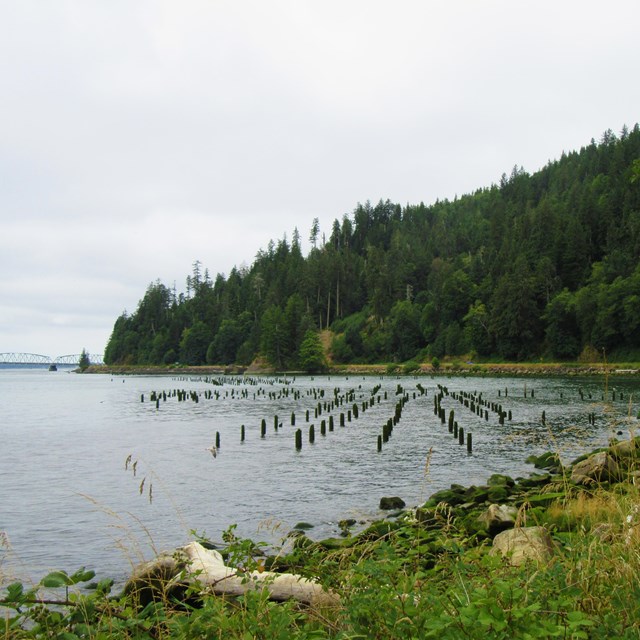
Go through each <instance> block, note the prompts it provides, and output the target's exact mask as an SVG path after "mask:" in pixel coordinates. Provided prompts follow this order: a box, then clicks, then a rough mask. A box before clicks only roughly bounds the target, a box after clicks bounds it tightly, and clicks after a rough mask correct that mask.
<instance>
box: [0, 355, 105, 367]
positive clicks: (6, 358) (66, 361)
mask: <svg viewBox="0 0 640 640" xmlns="http://www.w3.org/2000/svg"><path fill="white" fill-rule="evenodd" d="M81 355H82V354H80V353H78V354H72V355H66V356H57V357H56V358H52V357H51V356H43V355H41V354H39V353H0V364H20V365H29V364H37V365H46V366H50V365H52V364H55V365H77V364H78V363H79V362H80V357H81ZM87 356H88V357H89V362H90V363H91V364H104V359H103V355H102V354H99V355H98V354H96V353H87Z"/></svg>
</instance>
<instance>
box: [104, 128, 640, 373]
mask: <svg viewBox="0 0 640 640" xmlns="http://www.w3.org/2000/svg"><path fill="white" fill-rule="evenodd" d="M639 157H640V127H638V125H635V126H634V127H633V128H632V129H630V130H629V129H625V130H624V131H623V132H622V133H621V134H620V136H619V137H616V135H614V134H613V133H612V132H610V131H609V132H605V135H603V137H602V139H601V141H600V142H599V143H596V142H594V141H592V143H591V144H589V145H587V146H585V147H583V148H582V149H580V150H579V151H575V152H571V153H568V154H563V155H562V157H561V158H560V159H559V160H557V161H554V162H550V163H549V164H548V165H547V166H545V167H544V168H543V169H541V170H540V171H538V172H537V173H535V174H532V175H529V174H528V173H526V172H525V171H524V170H523V169H522V168H518V167H514V170H513V171H512V172H511V174H510V175H506V174H505V175H504V176H503V177H502V179H501V180H500V183H499V185H492V186H490V187H487V188H485V189H480V190H478V191H476V192H475V193H474V194H470V195H465V196H462V197H460V198H456V199H455V200H454V201H448V200H444V201H436V202H435V203H434V204H432V205H429V206H426V205H424V204H422V203H420V204H418V205H407V206H405V207H401V206H399V205H397V204H394V203H392V202H390V201H388V200H387V201H382V200H381V201H380V202H378V203H377V204H372V203H370V202H365V203H364V204H357V205H356V207H355V208H354V210H353V212H352V214H351V215H345V216H344V217H343V219H342V221H339V220H334V222H333V224H332V225H331V233H330V237H329V241H328V242H325V241H324V240H322V241H321V238H324V234H322V233H321V229H320V221H319V220H318V219H314V221H313V224H312V226H311V233H310V241H311V244H312V248H311V250H310V252H309V254H308V255H307V256H303V255H302V252H301V249H300V237H299V236H300V234H299V233H298V232H297V230H296V231H295V232H294V234H293V242H292V243H291V244H289V243H288V242H287V240H286V238H282V239H281V240H279V241H277V242H274V241H271V242H269V244H268V246H267V249H266V250H261V251H259V252H258V254H257V256H256V258H255V261H254V263H253V264H252V265H251V266H250V267H248V268H246V267H245V268H242V269H236V268H234V269H232V270H231V272H230V273H229V276H228V277H227V278H225V277H224V276H222V275H220V274H219V275H218V276H216V278H215V280H214V281H212V280H211V279H210V278H209V276H208V274H207V272H206V270H204V272H203V269H202V265H201V263H200V262H199V261H196V262H195V263H194V264H193V271H192V274H191V275H190V276H188V277H187V283H186V284H187V291H186V295H184V294H177V293H176V291H175V290H171V289H169V288H167V287H165V286H164V285H162V284H161V283H159V282H156V283H152V284H151V285H149V287H148V288H147V291H146V293H145V295H144V297H143V299H142V300H141V301H140V303H139V305H138V308H137V309H136V311H135V312H134V313H133V314H131V315H129V314H127V313H123V314H122V315H121V316H120V317H119V318H117V319H116V321H115V324H114V327H113V332H112V335H111V337H110V339H109V343H108V345H107V348H106V350H105V362H107V363H108V364H116V363H133V364H135V363H138V364H147V363H148V364H154V363H157V364H161V363H163V362H173V361H175V359H176V355H175V354H177V357H179V359H180V361H181V362H183V361H184V362H188V363H190V364H204V363H205V362H210V363H224V364H229V363H231V362H239V361H242V362H244V363H248V362H250V361H251V360H252V359H253V357H254V356H255V355H256V354H257V353H258V352H262V355H264V356H266V357H267V359H268V360H269V361H270V362H271V363H272V364H273V365H274V366H275V367H277V368H286V367H295V366H297V365H298V362H297V358H298V354H299V350H300V347H301V344H302V341H303V339H304V336H305V335H306V333H307V331H309V330H315V329H326V328H329V327H331V328H332V329H333V330H334V332H335V333H336V334H337V336H336V338H335V340H334V343H333V346H332V355H333V357H334V359H335V360H336V361H337V362H376V361H377V362H381V361H383V362H388V361H392V360H395V361H404V360H406V359H409V358H413V357H416V356H417V354H418V353H420V352H422V351H423V350H424V349H425V348H426V347H427V346H428V348H429V349H430V353H431V355H435V356H437V357H439V358H442V357H444V356H445V355H450V356H452V355H463V354H465V353H467V352H468V351H469V350H473V351H475V352H476V353H477V354H479V355H481V356H485V357H488V356H499V357H501V358H507V359H523V358H528V357H539V356H542V355H546V354H547V353H549V354H550V355H552V356H553V357H557V358H573V357H575V355H576V354H578V353H580V352H582V351H583V350H584V348H585V347H587V346H593V347H595V348H596V349H598V350H601V349H603V348H604V349H606V350H607V353H615V352H620V353H624V352H633V351H634V350H637V349H639V348H640V320H639V317H640V316H639V314H638V313H637V308H638V304H639V303H640V271H639V268H638V266H637V265H638V263H639V262H640V189H639V188H638V180H637V176H638V171H639V170H638V163H639V160H638V158H639ZM276 310H277V311H276Z"/></svg>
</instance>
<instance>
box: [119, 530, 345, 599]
mask: <svg viewBox="0 0 640 640" xmlns="http://www.w3.org/2000/svg"><path fill="white" fill-rule="evenodd" d="M185 587H195V588H197V589H198V590H199V591H201V592H202V593H214V594H216V595H220V596H240V595H243V594H244V593H247V592H248V591H259V590H265V591H266V592H267V593H268V595H269V599H270V600H275V601H280V602H282V601H285V600H291V599H293V600H296V601H297V602H301V603H303V604H307V605H312V606H327V605H337V604H338V603H339V597H338V595H337V594H335V593H333V592H330V591H327V590H326V589H324V588H323V587H322V585H320V584H318V583H317V582H315V581H314V580H309V579H307V578H303V577H302V576H299V575H296V574H293V573H275V572H273V571H240V570H238V569H235V568H233V567H228V566H227V565H225V563H224V560H223V558H222V556H221V555H220V553H219V552H218V551H216V550H214V549H206V548H205V547H203V546H202V545H201V544H200V543H198V542H190V543H189V544H188V545H186V546H184V547H179V548H178V549H176V551H175V552H174V553H172V554H162V555H160V556H158V557H157V558H156V559H155V560H152V561H151V562H147V563H145V564H142V565H140V566H139V567H137V568H136V569H135V570H134V572H133V575H132V576H131V578H130V579H129V581H128V582H127V584H126V586H125V593H128V594H135V595H136V597H137V598H138V600H139V601H140V602H141V604H146V603H147V602H149V601H151V600H158V599H162V598H165V597H167V596H169V595H171V596H172V597H176V595H177V594H178V593H179V592H181V591H182V592H184V591H185Z"/></svg>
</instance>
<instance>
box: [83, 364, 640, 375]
mask: <svg viewBox="0 0 640 640" xmlns="http://www.w3.org/2000/svg"><path fill="white" fill-rule="evenodd" d="M84 373H97V374H112V375H176V376H179V375H310V374H308V373H307V372H304V371H276V370H275V369H272V368H268V367H263V366H261V367H254V366H249V367H242V366H238V365H228V366H224V365H218V366H215V365H201V366H189V365H113V366H111V365H91V366H89V367H88V368H87V369H86V371H84ZM385 374H388V375H407V376H452V375H464V376H486V375H488V376H516V377H519V376H593V375H615V376H618V375H640V365H638V367H635V366H634V365H631V364H629V363H607V364H602V363H584V364H564V363H482V364H475V363H474V364H468V363H465V364H463V365H459V364H452V363H446V362H445V363H443V364H441V365H440V367H439V368H438V369H434V368H433V367H432V366H431V365H430V364H422V365H420V366H419V368H417V369H415V370H411V371H406V370H404V368H403V365H401V364H399V365H397V366H396V365H389V364H349V365H332V366H330V367H329V368H327V370H326V371H323V372H321V373H316V374H311V375H385Z"/></svg>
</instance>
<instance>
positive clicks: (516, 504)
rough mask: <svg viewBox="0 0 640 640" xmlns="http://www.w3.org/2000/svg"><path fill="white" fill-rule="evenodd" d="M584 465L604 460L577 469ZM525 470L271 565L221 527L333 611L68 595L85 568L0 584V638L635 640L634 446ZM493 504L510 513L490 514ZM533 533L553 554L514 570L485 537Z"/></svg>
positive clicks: (639, 583) (231, 551)
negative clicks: (304, 581)
mask: <svg viewBox="0 0 640 640" xmlns="http://www.w3.org/2000/svg"><path fill="white" fill-rule="evenodd" d="M587 458H588V461H593V460H596V461H597V462H598V463H599V464H598V465H592V466H591V467H590V471H580V472H579V469H581V468H580V467H578V464H579V463H582V464H584V459H587ZM530 461H531V462H532V463H534V464H535V466H536V467H537V471H536V472H535V473H532V474H531V475H530V476H529V477H528V478H520V479H518V480H516V481H514V480H512V479H511V478H509V477H507V476H501V475H495V476H492V477H491V478H490V479H489V480H488V482H487V485H486V486H481V487H462V486H460V485H452V487H451V488H450V489H448V490H444V491H440V492H438V493H436V494H434V495H433V496H432V497H431V498H430V499H429V500H428V501H427V502H426V503H425V504H424V505H422V506H421V507H420V508H418V509H416V510H411V511H406V512H401V513H399V514H396V516H395V517H393V518H390V519H388V520H385V521H380V522H376V523H374V524H372V525H370V526H369V527H368V528H366V529H365V530H364V531H361V532H360V533H357V534H356V535H350V534H349V527H350V526H351V523H349V522H347V523H345V525H344V526H345V531H344V533H345V537H343V538H336V539H329V540H324V541H321V542H313V541H311V540H310V539H309V538H307V537H306V536H305V535H304V533H302V532H301V531H298V532H296V534H295V537H293V545H292V547H291V548H290V551H289V552H288V553H287V554H284V555H282V554H281V555H277V556H265V555H264V554H263V553H262V551H261V546H260V545H259V544H256V543H253V542H252V541H250V540H242V539H238V538H237V537H236V536H235V534H234V528H233V527H231V528H230V529H229V530H228V531H227V533H226V535H225V542H226V546H225V548H224V549H223V550H222V552H223V554H224V556H225V558H226V561H227V564H230V565H232V566H235V567H238V572H243V571H247V570H251V569H257V570H258V571H262V570H264V568H267V569H270V570H275V571H290V572H294V573H299V574H301V575H303V576H306V577H308V578H315V579H317V580H319V581H321V583H322V584H323V585H324V586H325V588H326V589H330V590H332V591H333V592H335V593H336V594H338V595H339V597H340V602H339V604H338V605H333V606H325V607H323V606H318V607H314V606H310V607H308V606H302V605H300V604H297V603H294V602H292V601H289V602H285V603H276V602H272V601H270V600H269V599H268V596H267V593H266V591H250V592H248V593H247V594H246V595H244V596H241V597H236V598H221V597H216V596H213V595H207V594H204V593H202V592H201V591H200V590H199V589H198V588H197V586H192V587H190V588H189V589H187V590H186V592H185V590H184V589H177V588H169V582H168V581H162V580H156V581H155V582H151V583H150V584H149V585H148V588H145V589H143V590H134V591H129V592H125V593H126V595H124V594H121V595H114V594H112V593H111V588H112V583H111V582H110V581H109V580H101V581H100V582H94V583H92V584H90V585H88V586H87V589H86V590H84V591H82V592H78V591H76V590H75V586H76V585H78V584H85V585H86V583H87V582H89V581H91V580H93V579H94V576H93V573H92V572H90V571H85V570H84V569H81V570H79V571H78V572H76V573H75V574H73V575H68V574H66V573H64V572H61V571H58V572H54V573H52V574H50V575H48V576H46V577H45V578H44V579H43V580H42V583H41V585H39V587H37V588H34V589H26V588H25V587H23V585H21V584H13V585H10V586H9V587H8V589H7V591H6V594H5V595H4V598H3V600H2V605H3V606H4V607H5V610H4V615H3V620H2V622H1V623H0V624H1V625H2V626H0V637H3V638H12V639H13V638H64V639H65V640H67V639H68V640H71V639H75V638H100V639H105V640H106V639H109V638H140V639H143V638H144V639H146V638H153V639H159V638H184V639H187V638H242V639H246V638H283V639H284V638H341V639H345V640H346V639H355V638H403V639H405V638H452V639H454V638H455V639H459V638H483V639H485V638H505V639H507V638H594V639H596V638H603V639H604V638H606V639H608V640H610V639H612V638H638V637H640V495H639V493H638V488H637V487H636V484H635V478H636V477H637V474H638V470H639V469H640V439H635V440H630V441H627V442H624V443H619V444H614V443H612V446H610V447H609V448H607V449H605V450H602V451H600V452H599V453H598V454H597V455H592V456H583V457H582V458H581V459H579V460H578V461H574V463H573V465H571V466H567V467H563V466H562V465H561V463H560V460H559V458H558V457H557V456H556V455H554V454H545V455H544V456H541V457H539V458H533V459H531V460H530ZM428 464H429V461H428V460H427V464H426V467H425V476H427V477H428V473H429V469H428ZM587 466H588V464H587ZM490 504H494V505H496V504H501V505H506V506H505V507H503V508H501V509H502V510H505V511H510V513H511V514H512V516H513V517H512V518H511V519H508V518H506V519H501V518H497V519H496V518H493V519H492V518H490V517H487V511H488V506H489V505H490ZM493 509H494V510H495V507H494V508H493ZM483 514H484V515H483ZM479 518H480V519H479ZM532 525H540V526H542V527H544V529H546V530H547V531H548V532H550V533H551V535H552V540H553V548H550V549H549V554H548V557H542V556H539V557H538V558H537V559H529V560H527V561H525V562H524V563H522V564H519V565H517V566H514V559H515V555H513V556H511V555H510V554H507V555H506V556H502V555H501V554H496V555H494V554H493V553H492V551H491V549H492V540H495V539H496V538H497V537H498V536H501V535H504V532H509V531H517V530H518V529H520V530H522V531H526V530H528V528H529V527H531V526H532ZM47 589H53V590H54V596H51V595H46V594H47Z"/></svg>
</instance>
